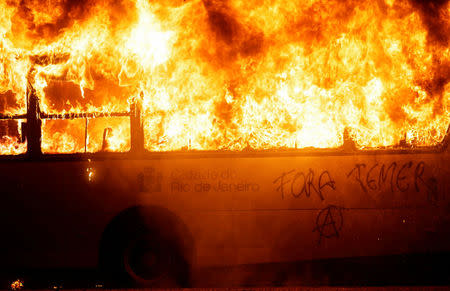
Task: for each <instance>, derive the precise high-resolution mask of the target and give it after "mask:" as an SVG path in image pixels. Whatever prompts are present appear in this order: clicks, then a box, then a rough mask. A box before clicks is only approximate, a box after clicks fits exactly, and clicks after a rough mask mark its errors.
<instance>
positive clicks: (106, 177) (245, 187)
mask: <svg viewBox="0 0 450 291" xmlns="http://www.w3.org/2000/svg"><path fill="white" fill-rule="evenodd" d="M169 157H170V156H169ZM449 170H450V169H449V154H448V151H442V152H434V153H433V152H428V153H398V154H395V153H384V152H379V153H377V154H364V153H360V154H334V155H333V154H315V155H278V156H277V155H255V156H245V155H243V156H242V155H241V156H240V155H238V154H236V155H232V154H227V155H214V154H210V155H209V156H207V157H205V156H203V157H202V156H201V155H200V156H199V155H191V156H190V155H184V156H181V157H176V158H161V157H157V158H150V159H131V158H126V157H125V158H121V159H103V160H92V161H87V160H76V159H74V160H72V161H70V160H65V161H56V160H48V161H46V160H45V159H43V160H41V161H39V162H30V161H24V160H17V161H11V162H8V163H3V164H2V165H1V166H0V173H1V177H2V181H3V185H4V187H3V190H2V192H3V193H2V203H1V205H0V207H1V212H0V213H1V216H2V219H1V220H0V229H1V232H2V234H3V235H2V236H3V237H2V243H1V246H2V248H0V249H1V251H0V252H1V253H0V255H1V257H2V262H1V263H2V266H1V267H17V268H20V267H39V268H44V267H92V266H96V264H97V258H98V254H97V252H98V247H99V241H100V239H101V235H102V232H103V230H104V229H105V227H106V226H107V224H108V223H109V222H110V221H111V220H112V219H113V218H114V217H115V216H116V215H118V214H119V213H120V212H121V211H123V210H125V209H127V208H130V207H133V206H135V205H152V206H155V205H156V206H160V207H163V208H165V209H168V210H170V211H172V212H173V213H174V214H175V215H177V216H178V217H179V218H180V219H181V221H182V222H183V223H184V224H185V225H186V227H187V228H188V229H189V231H190V233H191V234H192V236H193V238H194V244H195V245H194V248H195V249H194V258H193V261H192V264H193V265H194V266H197V267H201V266H223V265H236V264H252V263H265V262H286V261H296V260H312V259H323V258H339V257H355V256H373V255H389V254H403V253H415V252H430V251H431V252H439V251H450V201H449V197H448V192H449V187H450V185H449V184H450V181H449V178H448V177H449V176H448V174H449ZM89 173H93V174H92V176H91V180H89V177H88V176H89V175H88V174H89Z"/></svg>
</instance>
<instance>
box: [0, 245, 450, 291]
mask: <svg viewBox="0 0 450 291" xmlns="http://www.w3.org/2000/svg"><path fill="white" fill-rule="evenodd" d="M18 278H20V279H21V280H23V282H24V287H25V288H26V289H76V288H81V289H88V288H96V290H98V289H99V288H104V287H105V286H104V284H103V282H102V281H101V278H99V273H98V272H97V271H96V270H78V269H77V270H75V269H74V270H3V271H1V272H0V284H1V285H0V289H9V287H10V284H11V282H12V281H14V280H16V279H18ZM191 283H192V287H198V288H246V289H245V290H250V289H248V288H252V289H251V290H254V288H258V289H255V290H266V289H264V288H262V287H266V288H270V287H293V288H294V287H295V288H296V287H297V286H308V287H330V286H333V287H334V288H332V289H327V288H319V289H314V290H322V289H323V290H339V289H336V287H352V286H353V287H360V286H367V287H381V286H399V287H400V286H403V287H405V286H409V287H414V286H422V287H420V288H419V289H414V290H423V286H441V287H443V289H445V290H447V287H449V286H450V253H439V254H436V253H434V254H409V255H396V256H384V257H362V258H347V259H327V260H319V261H304V262H293V263H271V264H258V265H243V266H235V267H227V268H223V267H221V268H207V269H201V270H195V271H194V272H193V274H192V282H191ZM106 287H108V288H114V286H106ZM261 288H262V289H261ZM440 289H441V288H440ZM237 290H239V289H237ZM267 290H268V289H267ZM280 290H283V289H280ZM299 290H308V288H306V287H305V288H303V287H302V288H300V289H299ZM345 290H348V289H345ZM387 290H398V289H395V288H394V289H390V288H388V289H387ZM402 290H404V289H402ZM430 290H434V289H430Z"/></svg>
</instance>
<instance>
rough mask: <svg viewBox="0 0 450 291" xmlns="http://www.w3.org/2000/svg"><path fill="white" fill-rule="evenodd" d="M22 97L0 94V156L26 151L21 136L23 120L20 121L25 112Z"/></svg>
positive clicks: (10, 92)
mask: <svg viewBox="0 0 450 291" xmlns="http://www.w3.org/2000/svg"><path fill="white" fill-rule="evenodd" d="M22 95H24V94H14V93H13V92H12V91H7V92H4V93H0V155H18V154H23V153H25V152H26V150H27V144H26V141H25V138H23V136H22V134H23V132H22V129H23V128H24V121H25V120H24V119H20V115H24V114H25V112H26V106H25V100H24V98H20V96H22ZM22 117H25V116H22Z"/></svg>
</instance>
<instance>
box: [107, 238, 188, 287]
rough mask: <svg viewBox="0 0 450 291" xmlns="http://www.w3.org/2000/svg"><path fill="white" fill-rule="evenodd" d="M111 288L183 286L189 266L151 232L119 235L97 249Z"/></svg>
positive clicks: (176, 252)
mask: <svg viewBox="0 0 450 291" xmlns="http://www.w3.org/2000/svg"><path fill="white" fill-rule="evenodd" d="M100 253H101V255H100V266H101V268H102V270H103V271H104V272H105V275H106V278H105V279H106V280H107V281H108V282H109V284H108V285H110V287H186V286H187V285H188V282H189V265H188V263H187V262H186V261H185V260H184V258H183V257H182V256H181V255H180V254H179V252H178V251H177V248H176V247H175V246H174V244H172V243H171V242H170V241H167V240H164V239H163V238H160V237H158V236H157V235H153V234H152V233H145V232H144V233H142V232H138V233H133V234H131V233H129V232H128V233H126V234H125V233H122V235H118V236H116V237H115V239H112V240H111V239H110V240H109V243H107V244H106V245H104V246H103V247H102V249H101V250H100Z"/></svg>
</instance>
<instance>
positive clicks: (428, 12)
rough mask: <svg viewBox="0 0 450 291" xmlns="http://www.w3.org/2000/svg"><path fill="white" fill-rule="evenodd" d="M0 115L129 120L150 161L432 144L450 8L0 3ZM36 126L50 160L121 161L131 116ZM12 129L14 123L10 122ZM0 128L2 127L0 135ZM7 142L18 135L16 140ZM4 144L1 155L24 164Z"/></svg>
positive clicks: (448, 58) (398, 2) (445, 93)
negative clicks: (32, 100) (68, 156)
mask: <svg viewBox="0 0 450 291" xmlns="http://www.w3.org/2000/svg"><path fill="white" fill-rule="evenodd" d="M0 10H1V11H2V12H0V13H2V17H1V18H0V19H1V20H0V34H1V35H2V38H1V40H0V73H1V74H0V96H1V97H2V100H5V101H4V102H2V103H0V109H1V110H2V111H1V112H3V113H5V114H17V113H24V112H25V111H26V97H25V95H26V88H27V82H28V81H29V82H31V85H32V86H33V87H34V88H35V89H36V91H37V94H38V97H39V99H40V107H41V110H42V111H44V112H46V113H62V112H71V113H75V112H100V111H101V112H113V111H126V110H129V103H130V102H131V101H132V100H133V99H134V98H136V97H137V96H139V95H140V94H141V93H142V95H143V122H144V133H145V147H146V148H147V149H148V150H150V151H171V150H179V149H185V148H189V149H197V150H222V149H228V150H243V149H245V148H249V147H250V148H253V149H274V148H275V149H277V148H304V147H317V148H332V147H338V146H340V145H342V143H343V139H344V131H347V132H348V133H349V134H350V136H351V137H352V138H353V140H354V141H355V142H356V144H357V145H358V146H359V147H361V148H368V147H385V146H395V145H399V144H400V143H406V144H408V145H410V146H432V145H436V144H438V143H439V142H440V141H442V139H443V137H444V136H445V134H446V131H447V128H448V125H449V121H450V114H449V105H450V102H449V101H450V85H449V79H450V51H449V45H448V44H449V39H448V38H449V35H450V20H449V19H450V5H449V2H448V1H434V2H430V1H418V0H409V1H407V0H386V1H385V2H383V1H353V0H346V1H324V0H311V1H281V0H272V1H256V0H247V1H241V0H228V1H219V0H203V1H201V0H190V1H181V0H161V1H148V0H120V1H112V0H102V1H95V4H92V3H91V1H87V0H82V1H75V0H53V1H44V2H42V1H36V0H25V1H15V0H13V1H7V2H5V3H1V4H0ZM88 125H89V126H88V143H87V144H86V145H85V129H84V128H85V120H73V121H71V120H46V121H45V122H44V124H43V127H42V131H43V136H42V147H43V150H44V152H52V153H65V152H84V151H88V152H96V151H100V150H102V149H103V150H104V146H103V143H104V141H103V133H104V130H105V128H111V130H110V131H111V132H110V133H109V134H108V136H107V144H108V150H110V151H126V150H128V149H129V147H130V141H129V139H130V134H129V120H128V119H127V118H118V119H116V118H101V120H100V119H98V120H97V119H95V120H94V119H92V120H88ZM8 126H9V127H11V126H12V125H11V124H8ZM0 130H1V127H0ZM13 131H14V130H13ZM15 132H16V134H11V130H9V131H8V130H4V132H1V133H2V134H3V135H4V138H3V139H2V140H1V146H0V150H1V151H2V153H3V154H16V153H20V152H23V151H25V148H26V147H24V146H23V145H22V144H20V143H19V142H18V139H17V137H16V135H17V134H18V133H17V132H18V130H16V131H15Z"/></svg>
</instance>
